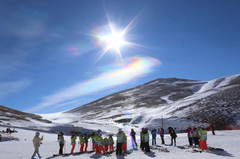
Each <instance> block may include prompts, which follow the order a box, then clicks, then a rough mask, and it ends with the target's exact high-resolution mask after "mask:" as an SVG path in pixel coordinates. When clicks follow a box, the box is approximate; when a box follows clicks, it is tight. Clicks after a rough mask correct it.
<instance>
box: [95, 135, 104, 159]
mask: <svg viewBox="0 0 240 159" xmlns="http://www.w3.org/2000/svg"><path fill="white" fill-rule="evenodd" d="M96 143H97V145H98V150H97V153H98V154H105V149H104V148H103V138H102V134H101V133H98V136H97V138H96ZM102 151H103V153H102Z"/></svg>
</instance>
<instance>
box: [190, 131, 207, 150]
mask: <svg viewBox="0 0 240 159" xmlns="http://www.w3.org/2000/svg"><path fill="white" fill-rule="evenodd" d="M187 134H188V135H187V136H188V142H189V146H193V143H194V145H195V146H199V148H200V149H202V151H204V150H207V129H206V128H205V127H203V126H198V128H197V127H195V126H194V127H193V128H192V127H190V126H189V127H188V129H187Z"/></svg>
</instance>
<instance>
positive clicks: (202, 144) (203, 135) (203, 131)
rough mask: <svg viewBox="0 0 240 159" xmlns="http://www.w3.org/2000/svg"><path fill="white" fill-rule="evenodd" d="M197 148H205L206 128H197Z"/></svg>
mask: <svg viewBox="0 0 240 159" xmlns="http://www.w3.org/2000/svg"><path fill="white" fill-rule="evenodd" d="M199 137H200V142H199V148H201V149H202V151H204V150H207V129H206V128H203V127H202V128H200V130H199Z"/></svg>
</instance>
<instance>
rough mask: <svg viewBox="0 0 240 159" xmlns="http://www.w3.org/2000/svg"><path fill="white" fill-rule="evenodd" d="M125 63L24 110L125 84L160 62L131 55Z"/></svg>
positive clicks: (38, 108)
mask: <svg viewBox="0 0 240 159" xmlns="http://www.w3.org/2000/svg"><path fill="white" fill-rule="evenodd" d="M125 63H126V65H114V66H113V67H114V69H112V70H107V71H105V72H104V73H101V74H99V75H98V76H96V77H95V78H92V79H90V80H88V81H86V82H80V83H78V84H75V85H73V86H71V87H68V88H64V89H62V90H59V91H57V92H56V93H54V94H51V95H49V96H46V97H44V98H43V102H42V103H40V104H38V105H37V106H35V107H32V108H30V109H28V110H26V111H28V112H37V111H39V110H41V109H45V108H48V107H51V106H53V107H54V105H55V106H56V105H59V104H61V103H63V102H66V101H69V100H74V99H76V98H77V97H80V96H83V95H87V94H91V93H96V92H99V91H102V90H106V89H109V88H112V87H115V86H118V85H121V84H125V83H128V82H130V81H131V80H134V79H136V78H140V77H143V76H145V75H147V74H148V73H150V72H152V71H153V69H154V67H156V66H159V65H160V64H161V62H160V61H159V60H158V59H155V58H151V57H145V58H142V57H133V58H129V59H128V61H127V62H125ZM113 67H112V68H113Z"/></svg>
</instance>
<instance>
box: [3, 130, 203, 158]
mask: <svg viewBox="0 0 240 159" xmlns="http://www.w3.org/2000/svg"><path fill="white" fill-rule="evenodd" d="M175 130H176V128H172V127H168V131H169V134H170V137H171V144H170V146H173V145H174V146H176V138H177V134H176V132H175ZM157 134H160V138H161V141H162V144H165V141H164V129H163V128H161V129H158V130H156V129H152V130H151V135H152V145H153V146H154V145H156V137H157ZM63 135H64V133H63V132H60V133H59V134H58V138H57V139H58V142H59V154H60V155H61V154H63V147H64V144H65V143H64V136H63ZM130 136H131V141H132V148H133V149H134V148H137V147H138V144H137V142H136V132H135V131H134V130H133V129H131V132H130ZM187 136H188V142H189V146H193V144H194V145H195V146H199V148H200V149H202V150H203V151H204V150H207V129H206V128H204V127H203V126H199V127H198V128H197V127H195V126H194V127H193V128H192V127H191V126H189V127H188V129H187ZM78 138H79V143H80V150H79V152H80V153H81V152H86V151H87V148H88V140H89V139H90V138H91V140H92V150H93V151H95V152H96V153H97V154H106V153H108V152H113V151H114V146H113V145H114V140H113V135H112V134H109V135H108V137H104V138H103V137H102V132H101V130H98V131H96V132H93V133H91V134H90V133H87V132H82V133H80V135H79V137H78ZM116 138H117V140H116V154H117V155H123V154H125V153H126V152H127V135H126V134H125V133H124V132H123V130H122V129H119V130H118V133H117V135H116ZM42 140H43V136H42V137H41V138H40V133H39V132H36V134H35V137H34V139H33V144H34V148H35V151H34V153H33V155H32V159H34V157H35V155H36V154H37V155H38V157H39V158H41V156H40V154H39V147H40V144H41V141H42ZM70 140H71V145H72V148H71V154H73V153H74V149H75V145H76V140H77V136H76V135H75V134H72V136H71V137H70ZM0 141H1V136H0ZM140 148H141V150H142V151H145V152H150V146H149V133H148V129H147V128H142V131H141V132H140Z"/></svg>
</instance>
